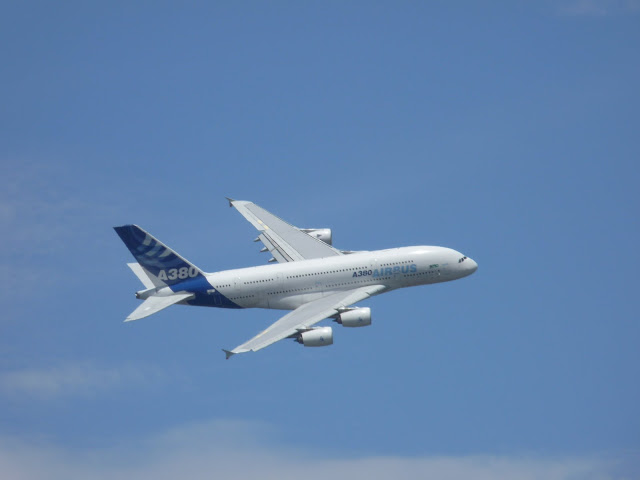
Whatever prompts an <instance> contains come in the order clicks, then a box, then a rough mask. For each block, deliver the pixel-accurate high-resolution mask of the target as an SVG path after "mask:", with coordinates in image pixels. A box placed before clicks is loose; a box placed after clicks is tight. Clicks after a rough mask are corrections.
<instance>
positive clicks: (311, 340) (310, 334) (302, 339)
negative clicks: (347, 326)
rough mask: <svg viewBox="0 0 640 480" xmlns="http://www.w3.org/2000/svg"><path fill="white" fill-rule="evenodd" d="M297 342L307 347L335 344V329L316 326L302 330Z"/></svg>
mask: <svg viewBox="0 0 640 480" xmlns="http://www.w3.org/2000/svg"><path fill="white" fill-rule="evenodd" d="M296 342H298V343H301V344H302V345H304V346H305V347H326V346H327V345H331V344H333V329H332V328H331V327H315V328H312V329H311V330H307V331H306V332H301V333H300V335H298V338H296Z"/></svg>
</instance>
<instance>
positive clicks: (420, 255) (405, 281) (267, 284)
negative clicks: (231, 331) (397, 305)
mask: <svg viewBox="0 0 640 480" xmlns="http://www.w3.org/2000/svg"><path fill="white" fill-rule="evenodd" d="M477 267H478V266H477V264H476V263H475V262H474V261H473V260H472V259H470V258H467V257H464V256H463V255H462V254H461V253H460V252H457V251H455V250H452V249H450V248H444V247H430V246H417V247H402V248H392V249H389V250H377V251H366V252H355V253H352V254H348V255H341V256H336V257H328V258H321V259H314V260H303V261H297V262H290V263H282V264H275V265H265V266H259V267H250V268H241V269H236V270H226V271H223V272H217V273H209V274H207V275H206V278H207V281H208V282H209V283H210V284H211V287H212V289H211V291H210V292H209V293H211V294H214V293H215V292H216V291H218V292H219V293H220V294H222V295H224V296H225V297H226V298H228V299H229V300H230V301H232V302H233V303H235V304H236V305H237V306H239V307H242V308H272V309H280V310H294V309H296V308H298V307H300V306H301V305H303V304H305V303H308V302H311V301H313V300H316V299H318V298H321V297H323V296H325V295H329V294H331V293H335V292H339V291H341V290H350V289H354V288H357V287H360V286H367V285H384V286H385V287H386V289H385V291H390V290H394V289H397V288H403V287H411V286H416V285H426V284H430V283H440V282H448V281H451V280H456V279H458V278H462V277H466V276H467V275H471V274H472V273H473V272H475V271H476V269H477Z"/></svg>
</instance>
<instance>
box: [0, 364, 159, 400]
mask: <svg viewBox="0 0 640 480" xmlns="http://www.w3.org/2000/svg"><path fill="white" fill-rule="evenodd" d="M161 375H162V374H161V373H160V372H158V371H155V370H152V369H149V368H137V367H119V368H104V367H97V366H95V365H91V364H88V363H79V364H68V365H60V366H53V367H47V368H40V369H38V368H26V369H19V370H12V371H5V372H0V392H1V393H2V394H3V395H4V396H7V397H13V398H16V397H19V398H23V399H36V400H37V399H44V400H47V399H51V398H55V397H68V396H78V395H81V396H86V395H92V394H95V393H97V392H103V391H107V390H112V389H116V388H122V387H130V386H132V385H141V384H145V385H148V384H149V383H150V382H153V381H157V380H158V379H159V378H160V377H161Z"/></svg>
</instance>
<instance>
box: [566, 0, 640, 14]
mask: <svg viewBox="0 0 640 480" xmlns="http://www.w3.org/2000/svg"><path fill="white" fill-rule="evenodd" d="M559 11H560V13H561V14H562V15H568V16H576V17H579V16H586V17H601V16H605V15H613V14H624V13H634V12H639V11H640V1H638V0H573V1H568V2H565V3H563V4H562V5H561V6H560V8H559Z"/></svg>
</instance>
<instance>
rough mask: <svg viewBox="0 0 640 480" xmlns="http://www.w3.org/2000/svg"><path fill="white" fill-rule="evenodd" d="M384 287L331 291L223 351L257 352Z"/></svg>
mask: <svg viewBox="0 0 640 480" xmlns="http://www.w3.org/2000/svg"><path fill="white" fill-rule="evenodd" d="M385 288H386V287H385V286H384V285H369V286H366V287H359V288H355V289H353V290H348V291H345V292H337V293H332V294H330V295H327V296H326V297H322V298H320V299H318V300H314V301H313V302H309V303H305V304H304V305H302V306H300V307H298V308H296V309H295V310H294V311H292V312H291V313H288V314H287V315H285V316H284V317H282V318H281V319H280V320H278V321H277V322H275V323H274V324H272V325H271V326H270V327H269V328H267V329H266V330H264V331H263V332H261V333H259V334H258V335H256V336H255V337H253V338H252V339H251V340H249V341H248V342H245V343H243V344H242V345H239V346H237V347H236V348H234V349H233V350H224V352H225V353H226V354H227V359H229V358H230V357H231V356H232V355H235V354H236V353H245V352H250V351H251V352H256V351H258V350H260V349H263V348H265V347H268V346H269V345H271V344H272V343H275V342H277V341H278V340H282V339H283V338H287V337H290V336H292V335H295V334H296V333H298V332H300V331H305V330H309V329H310V327H312V326H313V325H315V324H316V323H318V322H320V321H321V320H324V319H325V318H327V317H330V316H331V315H335V314H337V313H339V311H340V309H341V308H344V307H348V306H349V305H352V304H354V303H356V302H359V301H361V300H365V299H367V298H369V297H371V296H373V295H377V294H378V293H381V292H382V291H383V290H384V289H385Z"/></svg>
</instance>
